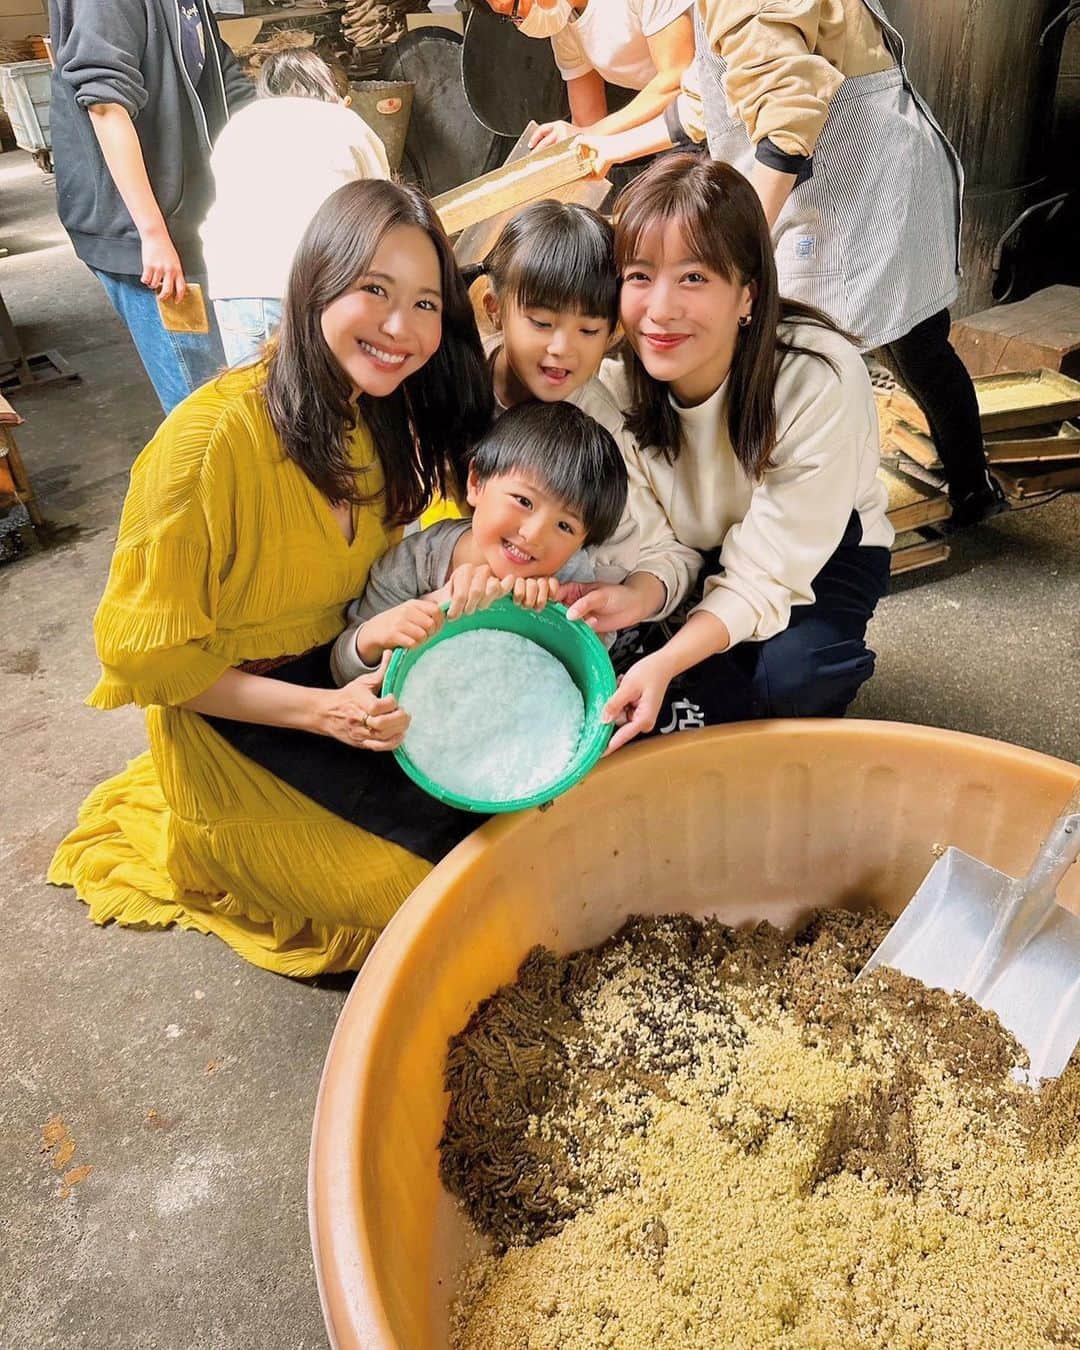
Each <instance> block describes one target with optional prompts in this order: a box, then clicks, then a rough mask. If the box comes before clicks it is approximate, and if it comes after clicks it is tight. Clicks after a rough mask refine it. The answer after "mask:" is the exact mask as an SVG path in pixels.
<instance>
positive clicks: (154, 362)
mask: <svg viewBox="0 0 1080 1350" xmlns="http://www.w3.org/2000/svg"><path fill="white" fill-rule="evenodd" d="M90 270H91V271H92V272H93V274H94V275H95V276H96V277H97V279H98V281H100V282H101V284H102V286H104V287H105V294H106V295H107V296H108V297H109V300H110V301H111V302H112V307H113V309H115V310H116V312H117V314H119V315H120V317H121V319H123V321H124V323H125V324H127V329H128V332H129V333H130V334H131V340H132V342H134V343H135V349H136V351H137V352H138V353H139V358H140V359H141V361H142V363H143V366H144V367H145V369H146V373H147V375H149V376H150V382H151V384H152V385H153V386H154V391H155V393H156V394H157V396H158V399H159V400H160V402H161V407H162V409H163V410H164V412H166V413H170V412H172V410H173V408H175V407H176V405H177V404H178V403H180V402H182V401H183V400H184V399H185V398H187V396H188V394H190V393H192V392H193V391H194V390H196V389H198V388H199V387H200V386H201V385H204V384H205V383H206V382H207V380H212V379H213V378H214V376H215V375H217V374H218V372H219V371H220V370H221V368H222V366H223V365H224V364H225V353H224V352H223V351H222V348H221V337H220V335H219V334H218V330H217V324H216V323H215V322H214V315H213V313H212V311H211V309H210V306H209V305H207V307H206V308H207V317H208V318H209V320H210V331H209V332H208V333H172V332H170V331H169V329H167V328H166V327H165V325H164V324H163V323H162V322H161V315H160V314H159V313H158V306H157V296H156V294H155V293H154V292H153V291H152V290H150V288H149V287H148V286H144V285H143V284H142V282H141V281H140V280H139V278H138V277H135V276H127V275H122V274H120V273H118V272H101V271H99V270H98V269H97V268H96V267H92V268H91V269H90ZM187 280H188V281H189V282H192V281H194V282H198V284H199V285H200V286H201V287H202V288H203V295H204V296H205V295H206V278H205V277H200V276H192V277H188V278H187Z"/></svg>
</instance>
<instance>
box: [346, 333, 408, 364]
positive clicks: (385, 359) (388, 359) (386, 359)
mask: <svg viewBox="0 0 1080 1350" xmlns="http://www.w3.org/2000/svg"><path fill="white" fill-rule="evenodd" d="M356 341H357V343H358V345H359V347H360V350H361V351H362V352H364V354H365V355H367V356H370V357H371V359H372V361H374V362H375V364H376V365H378V366H382V367H384V368H385V369H387V370H393V369H394V367H395V366H400V365H401V363H402V362H403V361H404V360H405V358H406V357H407V356H408V355H409V353H408V352H405V351H390V350H389V349H388V348H386V347H376V346H375V344H374V343H372V342H365V340H364V339H363V338H357V339H356Z"/></svg>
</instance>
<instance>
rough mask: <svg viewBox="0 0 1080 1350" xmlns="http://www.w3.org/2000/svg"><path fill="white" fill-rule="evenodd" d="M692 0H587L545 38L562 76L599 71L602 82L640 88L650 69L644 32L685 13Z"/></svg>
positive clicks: (647, 34) (570, 77)
mask: <svg viewBox="0 0 1080 1350" xmlns="http://www.w3.org/2000/svg"><path fill="white" fill-rule="evenodd" d="M692 3H693V0H589V2H588V4H587V5H586V7H585V12H584V14H582V15H580V16H579V17H578V18H577V19H575V20H573V21H572V22H571V23H568V24H567V25H566V27H565V28H564V29H563V30H562V32H561V33H556V34H555V36H554V37H553V38H552V39H551V46H552V50H553V51H554V53H555V64H556V65H557V66H558V67H559V71H560V73H561V75H562V77H563V79H564V80H576V79H577V78H578V76H579V75H587V74H588V73H589V71H590V70H596V71H599V73H600V74H601V75H602V76H603V78H604V79H605V80H606V81H607V82H608V84H616V85H618V86H619V87H620V88H622V89H644V88H645V86H646V85H647V84H648V83H649V81H650V80H651V79H652V78H653V76H654V75H655V74H656V66H655V65H653V60H652V57H651V56H650V55H649V44H648V42H647V41H646V38H651V37H653V36H654V35H655V34H656V33H659V32H660V31H661V29H663V28H666V27H667V26H668V24H669V23H674V21H675V20H676V19H677V18H678V17H679V15H680V14H685V13H686V12H687V10H689V9H690V7H691V5H692Z"/></svg>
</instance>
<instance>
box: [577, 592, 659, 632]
mask: <svg viewBox="0 0 1080 1350" xmlns="http://www.w3.org/2000/svg"><path fill="white" fill-rule="evenodd" d="M654 608H655V606H652V607H647V600H646V598H645V597H644V596H643V595H642V593H641V592H640V591H637V590H635V589H634V587H632V586H627V585H624V584H622V583H620V584H618V585H613V584H604V585H600V586H593V587H592V588H591V590H589V592H588V593H587V594H586V595H583V596H582V597H581V599H580V600H575V601H574V603H573V604H572V605H571V606H570V609H569V610H568V611H567V615H566V617H567V618H568V619H583V620H584V621H585V623H587V624H588V625H589V627H590V628H591V629H592V630H593V631H594V632H596V633H616V632H618V631H619V629H620V628H632V627H633V626H634V624H636V623H640V622H641V621H642V619H645V618H647V617H648V616H649V614H651V613H652V612H653V609H654Z"/></svg>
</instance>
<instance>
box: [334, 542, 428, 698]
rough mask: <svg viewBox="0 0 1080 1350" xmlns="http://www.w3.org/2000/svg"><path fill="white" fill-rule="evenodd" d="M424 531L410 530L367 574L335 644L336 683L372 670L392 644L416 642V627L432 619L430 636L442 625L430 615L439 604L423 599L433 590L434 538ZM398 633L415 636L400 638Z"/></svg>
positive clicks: (426, 634)
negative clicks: (428, 573) (430, 579)
mask: <svg viewBox="0 0 1080 1350" xmlns="http://www.w3.org/2000/svg"><path fill="white" fill-rule="evenodd" d="M426 533H427V531H421V532H420V533H419V534H412V535H406V536H405V538H404V539H402V541H401V542H400V543H399V544H395V546H394V547H393V548H392V549H390V550H389V551H388V552H386V553H384V554H383V556H382V557H381V558H380V559H379V560H378V562H377V563H375V565H374V566H373V567H372V569H371V571H370V572H369V573H368V579H367V585H366V586H365V587H364V593H363V595H361V596H359V597H358V598H357V599H356V600H354V601H353V602H352V604H351V605H350V606H349V608H348V610H347V611H346V615H345V618H346V627H345V631H344V632H343V633H342V634H341V636H340V637H339V638H338V640H337V642H335V643H334V650H333V652H332V653H331V656H330V671H331V674H332V675H333V677H334V679H335V680H336V681H337V683H338V684H341V685H344V684H348V683H349V682H350V681H352V680H355V679H356V678H357V677H358V676H360V675H369V674H371V672H372V671H373V670H375V669H376V668H377V667H378V665H379V661H380V660H381V658H382V653H383V652H384V651H386V650H388V649H389V648H390V647H392V646H406V645H407V646H413V645H415V641H416V633H415V631H414V630H415V629H417V628H419V629H421V630H426V629H427V628H428V627H429V623H428V620H429V619H430V631H426V632H425V636H430V635H431V632H434V631H435V628H436V627H437V626H438V621H437V620H435V619H433V618H431V617H430V616H431V611H432V609H433V608H434V609H435V610H436V611H437V610H438V606H437V605H436V606H434V607H433V606H432V605H431V604H430V603H427V602H425V600H424V596H425V594H426V593H427V592H428V591H429V590H430V589H431V587H430V585H427V584H425V583H426V581H427V580H428V578H427V577H426V576H424V575H423V573H424V572H425V570H426V568H427V566H428V562H427V555H428V554H429V553H430V552H431V550H430V547H429V544H430V541H429V540H425V539H424V535H425V534H426ZM412 606H419V608H418V609H413V608H411V607H412ZM440 620H441V616H440ZM398 637H402V638H406V639H408V638H412V639H413V641H411V642H397V641H395V639H396V638H398ZM419 640H420V641H422V640H423V638H422V637H421V638H420V639H419ZM361 649H362V650H361Z"/></svg>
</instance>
